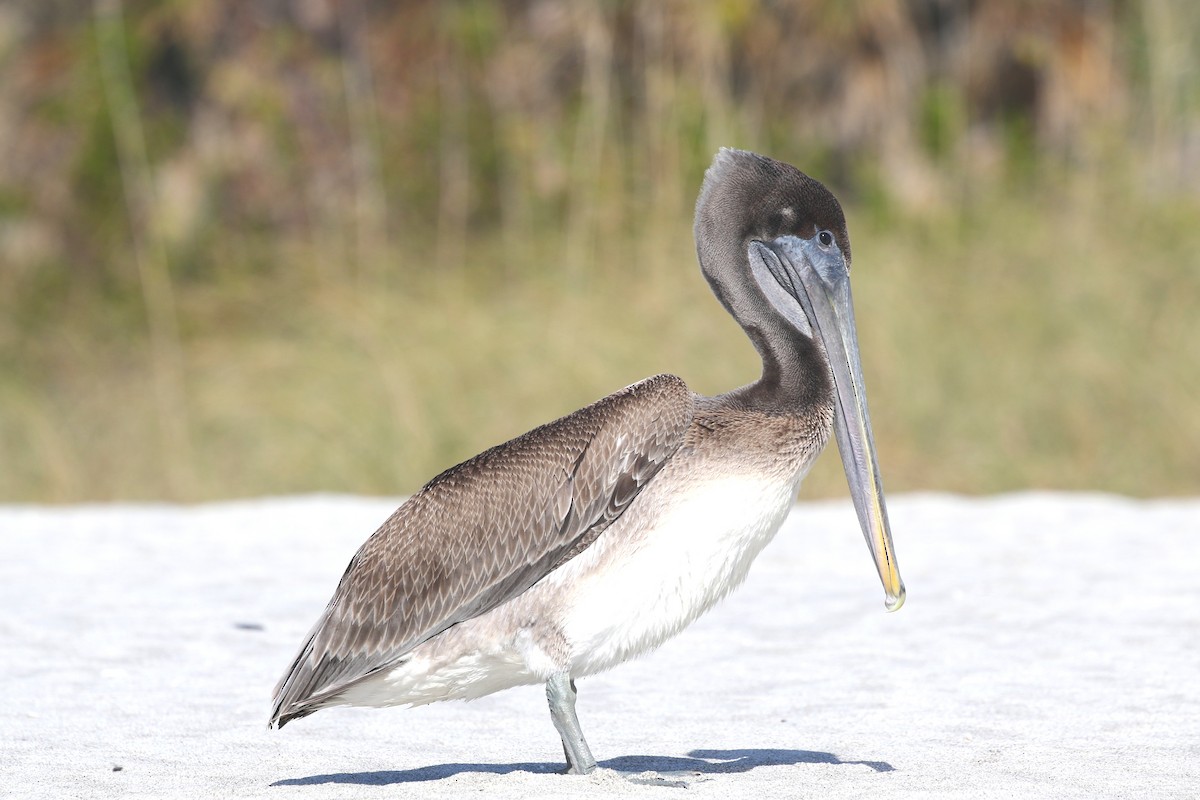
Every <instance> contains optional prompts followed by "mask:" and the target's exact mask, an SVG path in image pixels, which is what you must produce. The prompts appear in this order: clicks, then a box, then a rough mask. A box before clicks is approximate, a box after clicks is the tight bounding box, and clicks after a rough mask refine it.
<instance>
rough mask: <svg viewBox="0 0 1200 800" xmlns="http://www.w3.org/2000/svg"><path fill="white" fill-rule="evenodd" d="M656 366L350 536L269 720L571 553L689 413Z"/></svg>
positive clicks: (284, 718) (676, 435)
mask: <svg viewBox="0 0 1200 800" xmlns="http://www.w3.org/2000/svg"><path fill="white" fill-rule="evenodd" d="M692 413H693V397H692V394H691V392H690V390H688V388H687V385H686V384H685V383H684V382H683V380H682V379H680V378H677V377H675V376H674V375H658V376H655V377H653V378H647V379H646V380H644V381H641V382H639V383H635V384H633V385H632V386H629V387H627V388H626V389H623V390H622V391H620V392H616V393H615V394H611V395H609V396H608V397H605V398H603V399H601V400H598V401H597V402H595V403H593V404H592V405H589V406H587V407H585V408H582V409H580V410H579V411H576V412H575V413H573V414H569V415H568V416H565V417H562V418H560V419H558V420H555V421H554V422H550V423H548V424H546V425H543V426H541V427H539V428H535V429H534V430H532V431H530V432H529V433H526V434H524V435H523V436H519V437H517V438H516V439H513V440H511V441H509V442H506V443H504V444H501V445H499V446H497V447H493V448H491V449H490V450H486V451H484V452H483V453H480V454H479V455H477V456H475V457H474V458H472V459H469V460H467V461H464V462H463V463H461V464H459V465H457V466H455V467H452V468H450V469H448V470H446V471H445V472H443V473H441V474H440V475H438V476H437V477H435V478H434V479H433V480H431V481H430V482H429V483H427V484H426V485H425V486H424V487H423V488H422V489H421V490H420V491H419V492H417V493H416V494H415V495H413V496H412V497H411V498H410V499H409V500H408V501H407V502H406V503H404V504H403V505H402V506H400V508H398V509H397V510H396V511H395V513H393V514H392V516H391V517H389V518H388V519H387V521H386V522H384V523H383V525H382V526H381V527H380V528H379V529H378V530H377V531H376V532H375V533H374V534H372V535H371V537H370V538H369V539H367V541H366V542H365V543H364V544H363V546H362V547H361V548H360V549H359V551H358V552H357V553H356V554H355V556H354V558H353V559H351V561H350V564H349V566H348V567H347V568H346V572H345V573H344V574H343V576H342V579H341V582H340V583H339V584H338V588H337V591H336V592H335V593H334V596H333V599H332V600H330V602H329V605H328V606H327V607H326V609H325V612H324V614H323V615H322V617H321V619H320V620H319V621H318V622H317V624H316V626H315V627H314V628H313V630H312V631H311V633H310V634H309V637H308V638H307V640H306V642H305V645H304V647H302V648H301V650H300V653H299V654H298V655H297V656H296V659H295V661H294V662H293V664H292V667H291V669H290V670H289V671H288V674H287V675H285V676H284V678H283V679H282V680H281V681H280V683H279V685H278V686H276V688H275V703H274V709H273V712H272V716H271V721H272V723H277V724H279V725H283V724H285V723H286V722H288V721H289V720H291V719H295V718H296V717H301V716H304V715H305V714H308V713H311V712H312V711H315V710H316V708H318V707H319V706H320V705H322V704H323V703H324V702H327V701H329V700H331V699H333V698H334V697H336V695H337V694H338V693H339V692H341V691H344V690H345V689H346V688H347V687H348V686H350V685H351V684H353V683H355V682H356V681H358V680H361V679H362V678H364V677H366V676H368V675H370V674H372V673H373V672H375V671H377V670H379V669H383V668H386V667H388V666H390V665H392V664H394V663H396V662H397V661H398V660H399V659H400V658H402V657H403V656H404V654H406V653H407V652H408V651H410V650H411V649H412V648H414V647H416V646H417V645H418V644H420V643H421V642H424V641H426V640H427V639H429V638H431V637H433V636H436V635H437V634H439V633H441V632H442V631H444V630H446V629H447V628H449V627H451V626H453V625H455V624H457V623H459V622H463V621H465V620H468V619H471V618H473V617H476V616H479V615H480V614H483V613H486V612H487V611H490V610H491V609H493V608H495V607H496V606H498V605H500V604H501V603H504V602H505V601H507V600H509V599H511V598H513V597H515V596H516V595H518V594H520V593H521V592H523V591H525V590H526V589H527V588H529V587H530V586H532V585H533V584H534V583H536V582H537V581H538V580H540V579H541V578H543V577H544V576H545V575H546V574H547V573H549V572H550V571H551V570H553V569H554V568H556V567H557V566H559V565H561V564H562V563H564V562H566V561H567V560H569V559H571V558H573V557H574V556H576V555H578V554H579V553H580V552H582V551H583V550H584V549H586V548H587V546H588V545H590V544H591V543H592V542H593V541H595V539H596V537H597V536H599V535H600V534H601V533H603V531H604V530H605V529H606V528H607V527H608V526H609V525H611V524H612V522H613V520H615V519H617V518H618V517H619V516H620V515H621V513H622V512H624V510H625V509H626V508H627V507H628V506H629V504H630V503H631V502H633V500H634V498H636V497H637V495H638V494H639V493H640V492H641V490H642V488H643V487H645V486H646V484H647V483H648V482H649V481H650V480H651V479H652V478H653V477H654V476H655V475H656V474H657V473H658V471H659V470H660V469H662V467H663V465H664V464H666V462H667V461H668V460H669V459H670V458H671V456H672V455H673V454H674V452H675V451H676V450H677V449H678V447H679V445H680V443H681V442H682V441H683V437H684V434H685V432H686V431H687V428H688V426H689V425H690V423H691V419H692Z"/></svg>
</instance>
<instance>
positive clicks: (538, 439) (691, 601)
mask: <svg viewBox="0 0 1200 800" xmlns="http://www.w3.org/2000/svg"><path fill="white" fill-rule="evenodd" d="M695 237H696V251H697V254H698V256H699V261H700V268H701V270H702V271H703V273H704V277H705V278H707V279H708V282H709V284H710V285H711V287H712V290H713V292H714V293H715V294H716V296H717V298H718V299H719V300H720V301H721V303H722V304H723V305H724V306H725V309H726V310H727V311H728V312H729V313H730V314H732V315H733V317H734V319H736V320H737V321H738V322H739V323H740V324H741V326H742V328H744V329H745V331H746V334H747V335H748V336H749V337H750V339H751V341H752V342H753V343H754V346H755V347H756V348H757V350H758V353H759V355H760V356H761V357H762V376H761V377H760V378H759V379H758V380H757V381H755V382H754V383H752V384H750V385H748V386H743V387H742V388H740V389H735V390H734V391H732V392H729V393H728V394H723V395H720V396H718V397H704V396H701V395H697V394H695V393H693V392H692V391H690V390H689V389H688V387H687V385H686V384H685V383H684V382H683V381H682V380H681V379H680V378H677V377H675V376H674V375H658V376H656V377H653V378H648V379H646V380H644V381H642V382H640V383H635V384H634V385H632V386H629V387H627V388H625V389H623V390H621V391H619V392H617V393H615V394H612V395H609V396H608V397H605V398H604V399H602V400H599V401H597V402H595V403H593V404H592V405H590V406H587V407H586V408H582V409H580V410H579V411H576V412H575V413H573V414H569V415H567V416H565V417H563V418H562V419H558V420H555V421H554V422H551V423H549V424H547V425H543V426H542V427H540V428H535V429H534V430H532V431H530V432H529V433H526V434H525V435H523V436H519V437H517V438H516V439H513V440H512V441H510V442H505V443H504V444H501V445H499V446H497V447H493V448H492V449H490V450H487V451H485V452H483V453H481V454H479V455H478V456H475V457H474V458H472V459H470V460H468V461H465V462H463V463H462V464H459V465H458V466H456V467H452V468H451V469H448V470H446V471H445V472H443V473H442V474H441V475H438V476H437V477H436V478H434V479H433V480H431V481H430V482H429V483H427V484H426V485H425V486H424V488H422V489H421V490H420V491H419V492H417V494H415V495H414V496H413V497H412V498H411V499H409V500H408V502H406V503H404V505H402V506H400V508H399V509H398V510H397V511H396V512H395V513H394V514H392V516H391V517H390V518H388V520H387V521H386V522H384V523H383V525H382V526H381V527H380V528H379V530H377V531H376V532H375V533H374V534H373V535H372V536H371V537H370V538H369V539H367V541H366V542H365V543H364V544H363V546H362V547H361V548H360V549H359V551H358V553H357V554H356V555H355V556H354V558H353V559H352V560H351V561H350V565H349V566H348V567H347V568H346V572H345V574H344V575H343V576H342V579H341V582H340V583H339V584H338V587H337V591H336V592H335V593H334V595H333V599H332V600H330V601H329V605H328V606H327V607H326V608H325V612H324V613H323V614H322V615H321V618H320V619H319V620H318V621H317V624H316V625H315V626H314V627H313V629H312V631H311V632H310V633H309V634H308V636H307V637H306V638H305V640H304V644H303V646H302V647H301V648H300V652H299V653H298V654H297V655H296V657H295V659H294V660H293V661H292V664H291V667H289V668H288V671H287V674H286V675H284V677H283V679H282V680H281V681H280V682H279V685H278V686H276V687H275V697H274V708H273V710H272V712H271V721H270V724H271V725H278V726H280V727H282V726H283V725H285V724H286V723H287V722H289V721H291V720H293V719H297V718H299V717H303V716H305V715H307V714H311V713H312V712H314V711H316V710H317V709H320V708H325V707H326V706H336V705H362V706H392V705H408V706H413V705H420V704H424V703H431V702H434V701H436V700H450V699H470V698H476V697H482V696H483V695H486V694H490V693H492V692H496V691H499V690H501V689H506V688H509V687H512V686H518V685H522V684H532V683H544V684H545V685H546V695H547V698H548V700H549V702H550V713H551V716H552V718H553V720H554V725H555V727H556V728H557V729H558V732H559V735H560V736H561V738H562V743H563V750H564V752H565V754H566V757H567V762H568V763H567V767H568V771H570V772H574V773H587V772H590V771H592V770H593V769H595V767H596V760H595V759H594V758H593V757H592V754H591V751H590V750H589V748H588V745H587V742H586V741H584V738H583V732H582V731H581V730H580V727H579V720H578V718H577V717H576V714H575V696H576V695H575V692H576V690H575V679H576V678H579V677H582V676H585V675H592V674H594V673H597V672H600V671H601V670H605V669H608V668H609V667H612V666H615V665H616V664H619V663H621V662H623V661H625V660H627V659H629V658H632V657H633V656H635V655H638V654H640V653H644V652H646V651H647V650H649V649H651V648H653V647H656V646H658V645H659V644H661V643H662V642H663V641H665V640H666V639H667V638H669V637H671V636H673V635H674V634H676V633H678V632H679V631H680V630H682V629H683V628H684V627H685V626H686V625H688V624H689V623H691V622H692V621H693V620H695V619H696V618H697V617H698V616H699V615H700V614H702V613H703V612H705V611H706V610H708V609H709V608H711V607H712V605H713V604H714V603H716V602H717V600H719V599H720V598H722V597H724V596H725V595H726V594H728V593H729V591H730V590H732V589H733V588H734V587H735V586H737V585H738V584H740V583H741V582H742V580H743V579H744V578H745V576H746V572H747V570H748V569H749V567H750V563H751V562H752V561H753V560H754V557H755V556H756V555H758V553H759V551H761V550H762V548H763V546H765V545H766V544H767V542H768V541H770V539H771V537H772V536H774V535H775V532H776V531H777V530H778V529H779V527H780V525H781V524H782V523H783V520H784V518H785V517H786V516H787V513H788V509H789V508H790V507H791V505H792V503H793V502H794V499H795V496H796V492H797V490H798V488H799V485H800V480H801V478H803V477H804V475H805V474H806V473H807V472H808V469H809V466H810V465H811V464H812V463H813V461H814V460H815V459H816V457H817V455H818V454H819V453H820V452H821V450H822V449H823V448H824V447H825V444H826V442H827V441H828V440H829V433H830V430H833V431H834V432H835V433H836V435H837V440H838V448H839V450H840V451H841V456H842V463H843V465H844V466H845V469H846V478H847V480H848V482H849V484H850V493H851V495H852V497H853V500H854V506H855V509H856V510H857V512H858V520H859V523H860V525H861V527H862V531H863V534H864V536H865V537H866V540H867V546H868V547H869V548H870V551H871V556H872V557H873V558H874V560H875V567H876V569H877V570H878V572H879V577H880V579H881V580H882V582H883V588H884V592H885V594H886V605H887V607H888V609H890V610H895V609H897V608H899V607H900V605H901V604H902V603H903V602H904V584H903V583H902V582H901V580H900V574H899V572H898V570H897V566H896V557H895V554H894V552H893V549H892V539H891V532H890V530H889V527H888V518H887V511H886V507H885V505H884V498H883V487H882V484H881V483H880V478H879V468H878V465H877V463H876V459H875V446H874V440H873V438H872V433H871V421H870V417H869V416H868V414H867V398H866V394H865V393H864V388H863V378H862V368H861V366H860V364H859V354H858V341H857V336H856V333H855V328H854V311H853V308H852V304H851V299H850V282H849V273H850V239H849V236H848V234H847V232H846V222H845V218H844V217H843V215H842V209H841V206H840V205H839V204H838V201H837V199H836V198H834V196H833V195H832V194H831V193H830V192H829V190H828V189H826V188H825V187H824V186H823V185H822V184H821V183H819V182H818V181H816V180H814V179H812V178H810V177H808V176H807V175H805V174H803V173H802V172H800V171H799V170H797V169H795V168H794V167H791V166H789V165H787V164H783V163H780V162H778V161H774V160H772V159H769V158H765V157H763V156H760V155H755V154H754V153H747V152H744V151H739V150H730V149H722V150H721V151H720V152H719V153H718V154H717V156H716V158H715V159H714V160H713V163H712V166H711V167H709V169H708V172H707V173H706V175H705V178H704V185H703V188H702V189H701V191H700V198H699V200H698V201H697V203H696V223H695Z"/></svg>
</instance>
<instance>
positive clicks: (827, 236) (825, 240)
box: [817, 231, 833, 247]
mask: <svg viewBox="0 0 1200 800" xmlns="http://www.w3.org/2000/svg"><path fill="white" fill-rule="evenodd" d="M817 241H818V242H820V243H821V247H830V246H832V245H833V234H832V233H830V232H829V231H821V232H820V233H818V234H817Z"/></svg>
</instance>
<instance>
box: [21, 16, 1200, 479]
mask: <svg viewBox="0 0 1200 800" xmlns="http://www.w3.org/2000/svg"><path fill="white" fill-rule="evenodd" d="M1197 41H1200V5H1198V4H1195V3H1191V2H1188V0H1147V2H1141V3H1136V2H1118V1H1117V0H1111V1H1109V2H1103V1H1101V0H1097V1H1095V2H1082V1H1077V0H1047V1H1046V2H1032V1H1027V0H975V2H952V1H951V0H850V2H833V1H832V0H808V1H807V2H803V1H801V0H777V1H776V2H767V1H766V0H720V1H719V2H712V3H702V2H685V1H684V0H668V1H667V2H653V1H652V0H606V1H605V2H577V3H564V2H552V1H551V0H463V1H461V2H446V3H436V2H432V1H431V0H407V1H403V2H335V0H292V1H291V2H285V1H284V0H279V1H278V2H271V3H241V2H236V1H235V0H172V1H171V2H149V1H148V0H147V1H142V0H96V2H94V3H86V2H79V1H78V0H75V1H72V2H67V1H66V0H6V2H5V4H3V5H0V153H2V154H3V156H2V157H0V500H2V501H49V502H68V501H85V500H108V499H155V498H161V499H173V500H184V501H192V500H201V499H208V498H217V497H229V496H245V495H259V494H264V493H265V494H272V493H289V492H307V491H326V490H327V491H347V492H356V493H381V494H395V493H403V492H410V491H412V490H414V489H416V488H417V487H418V486H420V484H421V483H422V482H423V481H424V480H426V479H428V478H429V477H431V476H432V475H433V474H435V473H436V472H438V471H439V470H441V469H443V468H445V467H447V466H449V465H451V464H453V463H455V462H457V461H458V460H461V459H463V458H465V457H468V456H470V455H473V454H474V453H476V452H478V451H479V450H481V449H483V448H485V447H487V446H490V445H492V444H495V443H497V442H500V441H503V440H504V439H506V438H509V437H511V436H513V435H516V434H518V433H521V432H523V431H525V430H527V429H528V428H530V427H532V426H534V425H536V424H539V423H541V422H544V421H546V420H549V419H551V418H553V417H555V416H558V415H560V414H563V413H566V412H569V411H571V410H574V409H575V408H577V407H579V406H581V405H583V404H584V403H587V402H590V401H591V400H594V399H595V398H597V397H600V396H602V395H604V394H606V393H608V392H610V391H613V390H615V389H618V388H620V387H622V386H624V385H627V384H629V383H631V382H633V381H635V380H638V379H640V378H642V377H645V376H648V375H651V374H655V373H657V372H667V371H669V372H674V373H676V374H679V375H681V376H683V377H684V378H685V379H687V380H688V382H689V383H690V384H691V385H692V387H693V388H694V389H696V390H698V391H701V392H705V393H710V394H712V393H718V392H721V391H724V390H727V389H729V388H733V387H735V386H737V385H740V384H743V383H746V382H748V381H751V380H753V379H754V378H755V377H756V375H757V366H758V365H757V361H756V358H755V356H754V353H753V350H752V349H751V347H750V345H749V344H748V342H747V341H746V340H745V338H744V336H743V335H742V333H741V332H740V330H739V329H738V328H737V326H736V325H735V323H734V322H733V321H732V320H731V319H729V318H728V317H727V316H726V315H725V314H724V312H723V311H722V310H721V309H720V307H719V306H718V305H717V303H716V301H715V300H714V299H713V298H712V297H711V295H710V294H709V292H708V289H707V287H706V285H705V284H704V282H703V280H702V279H701V278H700V276H699V273H698V270H697V267H696V265H695V255H694V249H693V244H692V241H691V211H692V206H693V203H694V199H695V194H696V192H697V190H698V188H699V185H700V180H701V177H702V175H703V171H704V168H705V166H706V165H707V163H708V161H709V160H710V159H711V157H712V154H713V153H714V152H715V150H716V149H717V147H718V146H721V145H731V146H737V147H742V148H747V149H754V150H758V151H761V152H765V153H767V154H770V155H772V156H775V157H777V158H780V159H783V160H786V161H790V162H792V163H794V164H796V165H797V166H799V167H800V168H801V169H803V170H805V171H806V172H809V173H810V174H812V175H814V176H815V177H818V178H820V179H821V180H823V181H825V182H826V183H827V184H829V185H830V186H831V187H832V188H833V189H834V190H835V192H836V193H837V194H838V195H839V197H840V198H841V199H842V201H843V203H844V205H845V206H846V210H847V216H848V218H849V223H850V229H851V237H852V240H853V243H854V255H855V293H856V300H857V304H858V319H859V325H860V328H861V329H860V332H859V334H860V339H861V346H862V350H863V361H864V367H865V371H866V375H867V381H868V384H869V386H870V396H871V401H872V415H873V417H874V420H875V427H876V435H877V437H878V440H879V442H878V443H879V447H880V457H881V465H882V468H883V471H884V475H885V477H886V485H887V486H888V488H889V489H890V490H891V491H903V490H920V489H932V490H950V491H962V492H978V493H983V492H997V491H1007V490H1015V489H1022V488H1029V487H1036V488H1060V489H1096V490H1104V491H1113V492H1122V493H1128V494H1132V495H1142V496H1150V495H1164V494H1194V493H1195V492H1196V490H1197V489H1198V488H1200V485H1198V484H1200V322H1198V320H1200V315H1198V314H1197V306H1198V300H1200V49H1198V48H1197V47H1196V44H1195V43H1196V42H1197ZM844 491H845V489H844V479H843V478H842V477H841V475H840V466H839V464H838V463H837V459H836V458H830V457H827V458H825V459H822V462H821V463H820V464H819V465H818V468H817V469H816V470H815V471H814V473H813V475H812V476H811V477H810V479H809V481H808V483H807V485H806V490H805V495H806V496H809V497H811V496H820V495H834V494H841V493H843V492H844Z"/></svg>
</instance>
